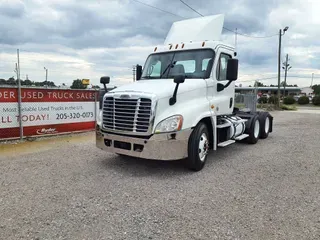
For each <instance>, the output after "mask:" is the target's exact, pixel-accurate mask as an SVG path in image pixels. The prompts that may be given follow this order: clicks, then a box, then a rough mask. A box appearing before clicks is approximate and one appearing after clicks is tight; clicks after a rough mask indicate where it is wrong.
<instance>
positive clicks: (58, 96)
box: [48, 92, 73, 100]
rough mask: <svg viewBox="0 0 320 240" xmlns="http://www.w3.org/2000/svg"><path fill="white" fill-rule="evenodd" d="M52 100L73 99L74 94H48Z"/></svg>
mask: <svg viewBox="0 0 320 240" xmlns="http://www.w3.org/2000/svg"><path fill="white" fill-rule="evenodd" d="M48 94H49V98H50V99H60V100H61V99H73V93H70V92H48Z"/></svg>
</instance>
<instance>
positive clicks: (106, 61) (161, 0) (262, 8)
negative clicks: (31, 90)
mask: <svg viewBox="0 0 320 240" xmlns="http://www.w3.org/2000/svg"><path fill="white" fill-rule="evenodd" d="M139 1H140V2H143V3H146V4H148V5H151V6H154V7H156V8H160V9H162V10H165V11H167V12H171V13H174V14H175V15H178V16H175V15H173V14H170V13H165V12H162V11H160V10H157V9H155V8H152V7H149V6H146V5H143V4H141V3H139V2H138V1H136V0H0V78H9V77H11V76H14V65H15V63H16V61H17V60H16V51H17V48H19V49H20V61H21V77H22V78H23V79H24V78H25V76H26V75H28V77H29V79H31V80H35V81H43V80H44V78H45V70H44V67H46V68H48V69H49V77H48V80H50V81H54V82H55V83H57V84H61V83H66V84H67V85H70V84H71V83H72V80H73V79H77V78H80V79H82V78H89V79H91V81H92V83H94V84H98V83H99V78H100V76H102V75H109V76H111V77H112V83H113V84H115V85H119V84H123V83H125V82H128V81H132V65H134V64H137V63H139V64H141V65H143V63H144V61H145V59H146V57H147V56H148V53H149V52H150V51H152V50H153V49H154V47H155V46H156V45H160V44H162V43H163V41H164V39H165V37H166V34H167V32H168V31H169V29H170V27H171V24H172V23H173V22H174V21H178V20H182V19H183V18H193V17H198V16H199V15H197V13H195V12H193V11H192V10H190V9H189V8H187V7H186V6H185V5H184V4H182V3H181V2H180V1H179V0H139ZM184 1H185V2H186V3H188V4H190V5H191V6H192V7H193V8H194V9H196V10H197V11H198V12H200V13H201V14H203V15H213V14H221V13H222V14H225V23H224V27H226V28H229V29H233V30H235V29H236V28H237V29H238V32H239V33H242V34H246V35H250V36H270V35H275V34H277V33H278V32H279V29H280V28H284V27H285V26H289V30H288V31H287V33H286V34H285V35H284V36H283V48H282V60H284V59H285V54H286V53H288V54H289V58H290V64H291V65H292V69H291V70H290V72H289V76H292V77H289V78H288V83H289V84H298V85H299V86H308V85H310V82H311V74H312V73H314V74H315V75H314V76H315V79H314V83H318V84H320V41H319V38H320V28H319V26H320V14H319V12H320V1H319V0H304V1H302V0H285V1H281V0H223V1H222V0H184ZM237 39H238V40H237V52H238V57H239V60H240V76H239V83H240V82H241V83H242V84H243V85H250V84H252V83H253V80H255V79H264V80H262V82H263V83H265V84H276V83H277V79H276V78H273V79H267V78H272V77H276V76H277V51H278V37H277V36H275V37H271V38H251V37H245V36H242V35H239V36H238V38H237ZM222 40H223V41H226V42H228V43H231V44H234V42H235V36H234V34H233V33H230V32H228V31H223V36H222ZM282 75H283V73H282Z"/></svg>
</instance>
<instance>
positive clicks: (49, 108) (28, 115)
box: [0, 102, 99, 129]
mask: <svg viewBox="0 0 320 240" xmlns="http://www.w3.org/2000/svg"><path fill="white" fill-rule="evenodd" d="M94 106H95V103H94V102H25V103H22V116H21V121H22V124H23V126H24V127H28V126H37V125H52V124H65V123H78V122H92V121H95V113H98V112H99V103H96V111H95V109H94ZM1 110H2V112H1ZM19 120H20V119H19V114H18V107H17V103H7V102H4V103H0V129H1V128H13V127H19Z"/></svg>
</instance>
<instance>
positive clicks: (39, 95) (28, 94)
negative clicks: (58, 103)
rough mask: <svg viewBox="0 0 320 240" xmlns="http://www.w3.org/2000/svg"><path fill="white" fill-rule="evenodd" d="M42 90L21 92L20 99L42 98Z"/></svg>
mask: <svg viewBox="0 0 320 240" xmlns="http://www.w3.org/2000/svg"><path fill="white" fill-rule="evenodd" d="M43 96H44V95H43V93H42V92H22V93H21V98H22V99H42V98H43Z"/></svg>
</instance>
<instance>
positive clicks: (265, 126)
mask: <svg viewBox="0 0 320 240" xmlns="http://www.w3.org/2000/svg"><path fill="white" fill-rule="evenodd" d="M269 128H270V119H269V117H267V118H266V122H265V125H264V131H265V132H266V133H268V132H269Z"/></svg>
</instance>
